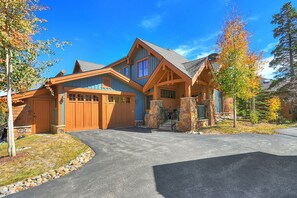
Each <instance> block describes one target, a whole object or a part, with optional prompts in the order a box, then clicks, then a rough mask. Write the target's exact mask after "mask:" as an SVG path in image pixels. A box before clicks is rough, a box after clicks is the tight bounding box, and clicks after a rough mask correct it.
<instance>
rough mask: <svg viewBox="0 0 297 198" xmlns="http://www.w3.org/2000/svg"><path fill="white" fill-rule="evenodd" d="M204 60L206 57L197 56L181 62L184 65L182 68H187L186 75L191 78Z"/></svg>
mask: <svg viewBox="0 0 297 198" xmlns="http://www.w3.org/2000/svg"><path fill="white" fill-rule="evenodd" d="M206 60H207V57H203V58H199V59H196V60H193V61H189V62H186V63H183V65H184V68H185V69H186V70H187V72H188V75H189V76H190V77H191V78H193V77H194V76H195V74H196V73H197V71H198V70H199V69H200V68H201V66H202V65H203V63H204V62H205V61H206Z"/></svg>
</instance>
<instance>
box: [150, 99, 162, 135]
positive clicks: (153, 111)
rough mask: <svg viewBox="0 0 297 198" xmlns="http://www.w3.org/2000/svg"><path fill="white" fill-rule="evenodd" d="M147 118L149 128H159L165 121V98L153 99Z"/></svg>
mask: <svg viewBox="0 0 297 198" xmlns="http://www.w3.org/2000/svg"><path fill="white" fill-rule="evenodd" d="M146 120H147V123H146V124H147V127H148V128H152V129H157V128H159V126H160V124H162V123H163V122H164V106H163V100H151V104H150V112H149V115H148V116H147V118H146Z"/></svg>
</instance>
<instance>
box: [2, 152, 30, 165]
mask: <svg viewBox="0 0 297 198" xmlns="http://www.w3.org/2000/svg"><path fill="white" fill-rule="evenodd" d="M27 154H28V153H24V152H23V153H21V152H19V153H17V155H16V156H15V157H9V156H1V157H0V164H2V163H5V162H14V161H18V160H19V159H21V158H23V157H26V156H27Z"/></svg>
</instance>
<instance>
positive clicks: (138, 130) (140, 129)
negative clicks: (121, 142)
mask: <svg viewBox="0 0 297 198" xmlns="http://www.w3.org/2000/svg"><path fill="white" fill-rule="evenodd" d="M110 130H116V131H123V132H132V133H152V129H150V128H143V127H125V128H116V129H110Z"/></svg>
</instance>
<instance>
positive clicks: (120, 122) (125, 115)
mask: <svg viewBox="0 0 297 198" xmlns="http://www.w3.org/2000/svg"><path fill="white" fill-rule="evenodd" d="M133 100H134V97H132V96H113V95H109V96H108V101H107V112H106V119H107V128H117V127H127V126H133V123H134V109H133V108H134V105H133Z"/></svg>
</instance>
